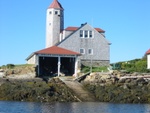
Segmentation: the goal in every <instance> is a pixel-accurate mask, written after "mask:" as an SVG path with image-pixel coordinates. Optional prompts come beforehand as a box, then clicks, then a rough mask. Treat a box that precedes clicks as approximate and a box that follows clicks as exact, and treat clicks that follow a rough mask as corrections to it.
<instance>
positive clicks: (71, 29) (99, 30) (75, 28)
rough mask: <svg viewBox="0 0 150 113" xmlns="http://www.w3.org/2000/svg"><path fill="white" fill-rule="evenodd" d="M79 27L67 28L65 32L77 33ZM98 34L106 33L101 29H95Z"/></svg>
mask: <svg viewBox="0 0 150 113" xmlns="http://www.w3.org/2000/svg"><path fill="white" fill-rule="evenodd" d="M78 28H79V27H67V28H66V29H65V30H66V31H76V30H77V29H78ZM95 30H97V31H98V32H101V33H104V32H105V31H104V30H102V29H100V28H95Z"/></svg>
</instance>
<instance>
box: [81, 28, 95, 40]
mask: <svg viewBox="0 0 150 113" xmlns="http://www.w3.org/2000/svg"><path fill="white" fill-rule="evenodd" d="M80 37H81V38H93V31H89V30H80Z"/></svg>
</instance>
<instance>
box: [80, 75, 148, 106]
mask: <svg viewBox="0 0 150 113" xmlns="http://www.w3.org/2000/svg"><path fill="white" fill-rule="evenodd" d="M82 84H84V86H85V88H87V89H88V90H89V91H90V92H92V93H93V94H94V95H95V97H96V98H97V99H98V101H100V102H116V103H150V74H149V73H143V74H141V73H133V74H126V73H122V72H119V73H118V72H117V73H116V72H114V73H111V74H108V73H91V75H89V76H87V77H86V79H85V80H84V81H82Z"/></svg>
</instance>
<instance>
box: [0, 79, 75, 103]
mask: <svg viewBox="0 0 150 113" xmlns="http://www.w3.org/2000/svg"><path fill="white" fill-rule="evenodd" d="M0 83H1V85H0V100H11V101H34V102H78V98H77V97H76V95H74V93H73V92H72V90H71V89H69V88H68V87H67V86H66V84H64V83H63V82H62V81H61V80H60V79H59V78H52V79H50V80H49V81H48V82H46V81H43V80H42V79H40V78H37V79H36V78H35V79H0Z"/></svg>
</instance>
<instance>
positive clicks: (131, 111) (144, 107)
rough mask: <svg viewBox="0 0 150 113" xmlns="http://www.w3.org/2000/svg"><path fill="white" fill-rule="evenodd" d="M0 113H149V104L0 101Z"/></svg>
mask: <svg viewBox="0 0 150 113" xmlns="http://www.w3.org/2000/svg"><path fill="white" fill-rule="evenodd" d="M0 113H150V104H116V103H101V102H71V103H59V102H56V103H37V102H14V101H0Z"/></svg>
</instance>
